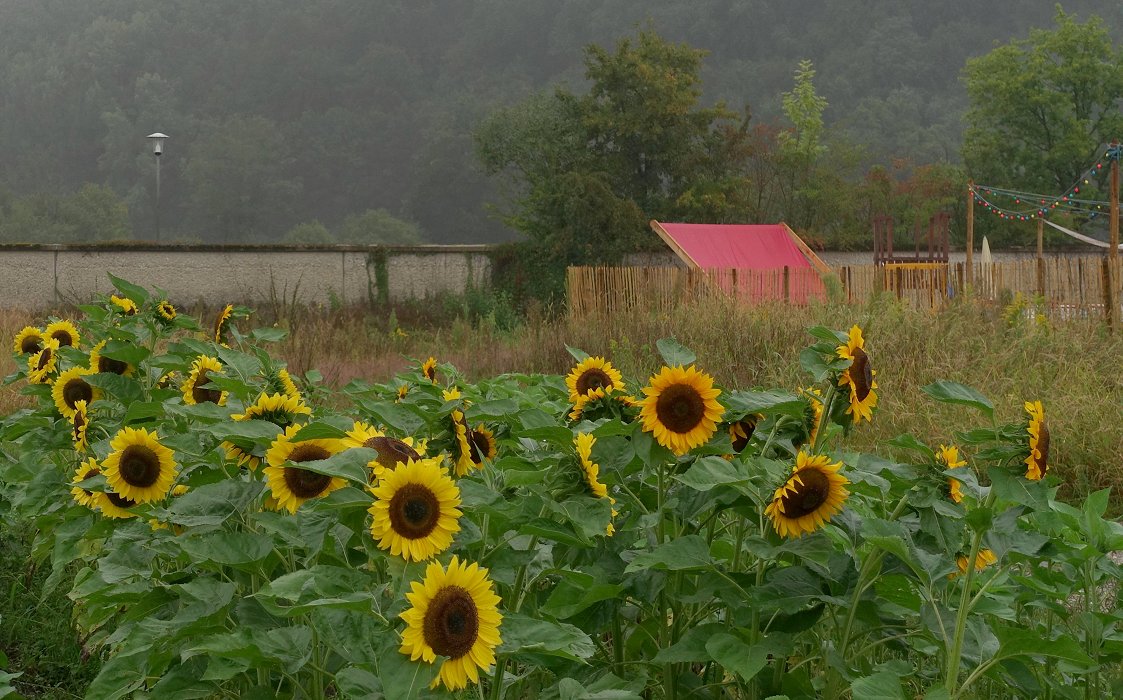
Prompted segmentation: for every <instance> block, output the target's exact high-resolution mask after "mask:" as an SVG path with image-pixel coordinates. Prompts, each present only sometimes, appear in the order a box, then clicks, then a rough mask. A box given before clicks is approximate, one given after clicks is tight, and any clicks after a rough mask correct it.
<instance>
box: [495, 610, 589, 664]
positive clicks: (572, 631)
mask: <svg viewBox="0 0 1123 700" xmlns="http://www.w3.org/2000/svg"><path fill="white" fill-rule="evenodd" d="M500 633H501V634H502V637H503V644H502V645H501V646H500V647H499V649H497V650H496V651H497V653H500V654H514V655H516V656H522V655H539V654H545V655H546V656H558V657H561V658H564V659H569V660H571V661H581V660H583V659H587V658H589V657H591V656H592V655H593V652H594V651H595V647H594V646H593V642H592V640H590V639H589V636H588V635H587V634H585V633H584V632H582V631H581V630H579V629H578V628H576V627H574V626H573V625H568V624H565V623H564V622H548V621H546V620H536V619H534V618H531V617H527V616H525V615H520V614H518V613H504V615H503V624H502V627H500ZM531 658H533V656H531Z"/></svg>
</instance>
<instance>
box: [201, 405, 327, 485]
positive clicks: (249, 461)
mask: <svg viewBox="0 0 1123 700" xmlns="http://www.w3.org/2000/svg"><path fill="white" fill-rule="evenodd" d="M310 415H312V409H310V408H308V406H307V405H305V403H304V402H303V401H301V400H300V399H299V398H293V397H291V396H285V395H284V394H262V395H260V396H258V397H257V401H255V402H254V403H252V404H250V405H249V406H247V407H246V408H245V411H244V412H242V413H235V414H234V415H232V416H230V418H231V419H233V420H236V421H243V420H266V421H269V422H270V423H273V424H274V425H276V426H277V427H279V428H281V429H282V430H284V429H285V428H288V427H290V426H293V425H296V422H297V420H298V419H299V418H300V417H301V416H310ZM221 447H222V449H223V450H225V451H226V459H227V460H229V461H231V462H234V463H236V464H237V465H238V466H239V467H241V466H242V465H245V466H246V467H248V468H249V469H251V470H255V469H257V467H258V466H259V465H260V464H261V458H260V457H258V456H257V455H255V454H253V453H252V452H247V451H246V450H244V449H242V448H241V447H239V446H238V445H236V444H234V443H232V442H230V441H228V440H224V441H223V442H222V445H221Z"/></svg>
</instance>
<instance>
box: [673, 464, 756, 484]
mask: <svg viewBox="0 0 1123 700" xmlns="http://www.w3.org/2000/svg"><path fill="white" fill-rule="evenodd" d="M674 478H675V480H676V481H679V482H681V483H683V484H686V485H687V486H689V487H690V488H692V489H694V490H695V491H709V490H710V489H712V488H714V487H715V486H723V485H730V486H733V485H742V484H746V483H748V481H749V475H748V474H745V473H744V472H743V471H742V469H741V468H739V467H738V466H737V465H735V464H734V463H733V462H730V461H729V460H727V459H722V458H721V457H703V458H702V459H700V460H698V461H697V462H695V463H694V465H693V466H691V467H690V469H688V470H687V471H686V473H685V474H680V475H677V476H675V477H674Z"/></svg>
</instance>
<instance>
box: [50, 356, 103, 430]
mask: <svg viewBox="0 0 1123 700" xmlns="http://www.w3.org/2000/svg"><path fill="white" fill-rule="evenodd" d="M91 374H93V372H91V371H90V370H89V369H87V368H85V367H71V368H70V369H68V370H66V371H65V372H63V373H62V374H60V375H59V376H58V378H57V379H55V385H54V387H53V388H52V389H51V396H52V397H53V398H54V400H55V408H57V409H58V412H59V413H61V414H62V415H63V417H64V418H67V419H70V418H73V417H74V411H75V404H76V403H77V402H78V401H82V402H84V403H85V404H86V405H88V404H90V403H93V401H94V400H95V399H98V398H100V397H101V390H100V389H98V388H96V387H94V386H92V385H91V384H90V383H89V382H87V381H86V377H87V376H89V375H91Z"/></svg>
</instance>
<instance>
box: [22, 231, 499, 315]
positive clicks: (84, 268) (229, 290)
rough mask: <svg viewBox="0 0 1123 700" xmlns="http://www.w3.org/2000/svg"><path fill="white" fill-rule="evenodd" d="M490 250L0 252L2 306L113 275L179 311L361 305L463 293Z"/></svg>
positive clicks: (81, 298) (63, 297) (67, 297)
mask: <svg viewBox="0 0 1123 700" xmlns="http://www.w3.org/2000/svg"><path fill="white" fill-rule="evenodd" d="M493 250H494V247H493V246H486V245H458V246H437V245H433V246H384V247H367V246H328V247H310V246H260V247H257V246H152V245H137V246H129V245H103V246H82V245H42V246H0V306H5V307H12V308H27V309H39V308H42V307H45V306H49V305H53V304H60V303H81V302H85V301H88V300H89V299H90V298H91V297H92V296H93V295H95V294H98V293H102V294H108V293H111V292H112V291H113V286H112V285H111V284H110V282H109V277H108V275H107V273H112V274H114V275H116V276H117V277H121V278H123V279H126V280H128V281H130V282H133V283H135V284H139V285H141V286H143V287H147V288H149V289H152V288H160V289H163V290H164V291H165V292H167V294H168V298H169V299H170V300H171V301H172V302H173V303H176V304H191V303H195V302H203V303H206V304H211V305H218V304H225V303H228V302H244V303H249V304H260V303H262V302H264V301H268V300H270V299H278V300H285V301H289V302H297V303H328V302H330V301H332V300H338V301H339V302H341V303H344V304H351V303H363V302H367V301H370V300H375V299H378V298H380V296H381V295H382V294H385V295H387V297H388V298H389V299H390V300H394V301H397V300H403V299H410V298H423V297H425V296H429V295H433V294H436V293H438V292H443V291H448V292H452V293H460V292H463V291H464V290H465V289H467V288H468V286H469V285H470V284H471V285H474V286H477V287H478V286H484V285H487V284H489V283H490V279H491V253H492V251H493Z"/></svg>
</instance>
